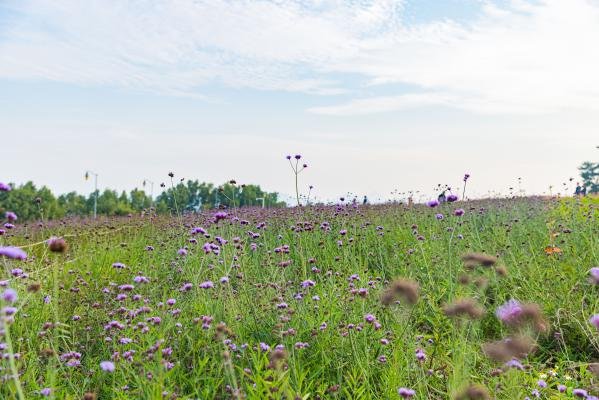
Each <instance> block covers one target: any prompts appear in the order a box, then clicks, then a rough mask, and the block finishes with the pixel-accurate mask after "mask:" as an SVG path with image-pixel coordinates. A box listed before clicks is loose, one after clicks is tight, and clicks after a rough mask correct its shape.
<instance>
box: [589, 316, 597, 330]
mask: <svg viewBox="0 0 599 400" xmlns="http://www.w3.org/2000/svg"><path fill="white" fill-rule="evenodd" d="M589 322H590V323H591V324H593V326H594V327H595V328H597V329H599V314H595V315H593V316H592V317H591V318H589Z"/></svg>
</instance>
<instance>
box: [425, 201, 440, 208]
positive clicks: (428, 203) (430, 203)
mask: <svg viewBox="0 0 599 400" xmlns="http://www.w3.org/2000/svg"><path fill="white" fill-rule="evenodd" d="M426 205H427V206H429V207H430V208H435V207H437V206H438V205H439V201H437V200H431V201H427V202H426Z"/></svg>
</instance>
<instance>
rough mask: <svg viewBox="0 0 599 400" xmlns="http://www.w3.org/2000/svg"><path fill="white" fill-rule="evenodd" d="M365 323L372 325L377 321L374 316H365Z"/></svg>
mask: <svg viewBox="0 0 599 400" xmlns="http://www.w3.org/2000/svg"><path fill="white" fill-rule="evenodd" d="M364 321H366V322H368V323H369V324H372V323H373V322H374V321H376V317H375V316H374V315H372V314H366V315H365V316H364Z"/></svg>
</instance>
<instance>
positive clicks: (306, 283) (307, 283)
mask: <svg viewBox="0 0 599 400" xmlns="http://www.w3.org/2000/svg"><path fill="white" fill-rule="evenodd" d="M314 285H316V282H314V281H313V280H310V279H307V280H305V281H303V282H302V283H301V286H302V287H303V288H307V287H312V286H314Z"/></svg>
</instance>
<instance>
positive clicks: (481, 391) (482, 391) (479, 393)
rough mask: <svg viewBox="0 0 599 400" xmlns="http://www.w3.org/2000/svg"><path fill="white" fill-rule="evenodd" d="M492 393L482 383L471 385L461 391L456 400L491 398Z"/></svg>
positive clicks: (486, 399)
mask: <svg viewBox="0 0 599 400" xmlns="http://www.w3.org/2000/svg"><path fill="white" fill-rule="evenodd" d="M489 399H491V395H490V394H489V391H488V390H487V388H486V387H484V386H482V385H470V386H468V387H467V388H466V389H464V390H463V391H462V392H460V393H459V394H458V395H457V396H456V397H455V400H489Z"/></svg>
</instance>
